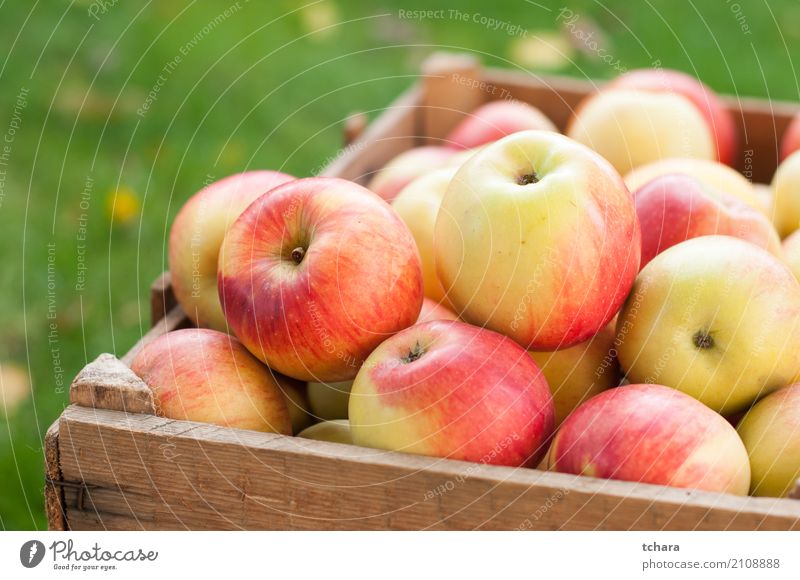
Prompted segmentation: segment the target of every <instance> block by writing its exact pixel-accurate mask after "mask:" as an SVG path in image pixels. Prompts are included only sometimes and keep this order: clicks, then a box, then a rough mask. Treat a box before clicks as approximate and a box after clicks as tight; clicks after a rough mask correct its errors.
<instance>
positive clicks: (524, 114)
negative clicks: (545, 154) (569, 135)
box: [445, 100, 558, 149]
mask: <svg viewBox="0 0 800 580" xmlns="http://www.w3.org/2000/svg"><path fill="white" fill-rule="evenodd" d="M529 130H541V131H558V129H557V128H556V126H555V125H554V124H553V122H552V121H551V120H550V119H548V118H547V116H546V115H545V114H544V113H542V112H541V111H540V110H539V109H537V108H536V107H534V106H532V105H529V104H527V103H523V102H521V101H513V100H504V101H491V102H489V103H486V104H485V105H481V106H480V107H478V108H477V109H475V110H474V111H472V112H471V113H469V114H467V116H466V117H464V119H463V120H462V121H461V122H460V123H459V124H458V125H456V127H455V128H454V129H453V130H452V131H451V132H450V134H449V135H448V136H447V138H446V139H445V143H446V144H447V145H449V146H451V147H459V148H464V149H471V148H473V147H480V146H481V145H485V144H487V143H491V142H493V141H497V140H498V139H501V138H503V137H505V136H506V135H510V134H511V133H517V132H518V131H529Z"/></svg>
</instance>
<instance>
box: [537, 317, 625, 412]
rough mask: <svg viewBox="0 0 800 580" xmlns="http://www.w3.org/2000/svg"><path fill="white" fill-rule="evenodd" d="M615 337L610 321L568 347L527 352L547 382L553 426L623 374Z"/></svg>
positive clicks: (614, 383) (612, 384) (613, 384)
mask: <svg viewBox="0 0 800 580" xmlns="http://www.w3.org/2000/svg"><path fill="white" fill-rule="evenodd" d="M615 339H616V332H615V327H614V324H613V322H612V323H611V324H608V325H606V326H605V327H604V328H603V329H602V330H601V331H600V332H598V333H597V334H596V335H595V336H594V337H593V338H591V339H589V340H587V341H586V342H582V343H580V344H576V345H575V346H572V347H570V348H564V349H559V350H555V351H552V352H530V353H529V354H530V355H531V357H532V358H533V360H534V361H536V364H537V365H539V368H540V369H541V371H542V374H544V377H545V378H546V379H547V384H548V385H550V392H551V393H552V394H553V404H554V405H555V410H556V426H558V425H560V424H561V423H562V422H563V421H564V419H566V418H567V415H569V414H570V413H571V412H572V411H574V410H575V409H576V408H577V407H578V406H579V405H581V403H583V402H584V401H586V400H588V399H589V398H591V397H593V396H594V395H597V394H598V393H602V392H603V391H605V390H608V389H610V388H613V387H616V386H618V385H619V383H620V380H621V379H622V374H621V372H620V368H619V362H618V361H617V352H616V349H615V347H614V340H615Z"/></svg>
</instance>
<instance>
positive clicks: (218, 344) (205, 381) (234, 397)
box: [131, 328, 292, 435]
mask: <svg viewBox="0 0 800 580" xmlns="http://www.w3.org/2000/svg"><path fill="white" fill-rule="evenodd" d="M131 370H132V371H133V372H134V373H135V374H136V375H138V376H139V378H141V379H142V380H143V381H144V382H145V383H146V384H147V385H148V386H149V387H150V389H151V390H152V391H153V398H154V400H155V404H156V409H157V412H158V415H160V416H162V417H168V418H170V419H177V420H181V421H199V422H201V423H213V424H215V425H221V426H223V427H234V428H237V429H252V430H255V431H267V432H272V433H282V434H284V435H291V433H292V424H291V420H290V418H289V410H288V408H287V406H286V400H285V399H284V396H283V393H282V390H283V388H285V387H286V381H285V378H283V377H278V376H276V375H273V373H272V372H271V371H270V369H268V368H267V367H265V366H264V365H262V364H261V363H260V362H259V361H258V360H257V359H256V358H255V357H254V356H253V355H251V354H250V353H249V352H248V351H247V349H245V348H244V346H243V345H242V343H241V342H239V341H238V340H236V339H235V338H234V337H232V336H230V335H228V334H225V333H223V332H218V331H216V330H207V329H199V328H189V329H184V330H175V331H173V332H168V333H167V334H164V335H163V336H160V337H158V338H156V339H155V340H153V341H152V342H150V343H149V344H147V345H145V346H144V348H142V350H141V351H139V353H138V354H137V355H136V356H135V357H134V359H133V361H132V362H131Z"/></svg>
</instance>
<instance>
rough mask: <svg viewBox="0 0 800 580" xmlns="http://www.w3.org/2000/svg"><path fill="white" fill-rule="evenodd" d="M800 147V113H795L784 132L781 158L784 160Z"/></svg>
mask: <svg viewBox="0 0 800 580" xmlns="http://www.w3.org/2000/svg"><path fill="white" fill-rule="evenodd" d="M798 149H800V114H798V115H795V117H794V119H792V122H791V123H789V126H788V127H786V130H785V131H784V133H783V137H782V138H781V158H780V160H781V161H783V160H784V159H786V158H787V157H789V155H791V154H792V153H794V152H795V151H797V150H798Z"/></svg>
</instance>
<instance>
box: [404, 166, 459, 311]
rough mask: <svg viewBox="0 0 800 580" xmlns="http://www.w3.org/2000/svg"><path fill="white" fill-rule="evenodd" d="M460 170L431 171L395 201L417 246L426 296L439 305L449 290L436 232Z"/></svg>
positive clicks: (450, 168)
mask: <svg viewBox="0 0 800 580" xmlns="http://www.w3.org/2000/svg"><path fill="white" fill-rule="evenodd" d="M456 171H457V168H455V167H449V168H444V169H436V170H434V171H430V172H428V173H426V174H424V175H422V176H421V177H418V178H417V179H415V180H414V181H412V182H411V183H409V184H408V185H407V186H406V187H404V188H403V190H402V191H401V192H400V193H399V194H398V195H397V197H396V198H395V199H394V201H392V207H393V208H394V210H395V211H396V212H397V213H398V214H399V215H400V217H401V218H403V221H404V222H405V223H406V225H407V226H408V229H409V230H410V231H411V235H413V236H414V241H416V243H417V249H419V255H420V260H421V263H422V278H423V283H424V286H425V296H427V297H428V298H430V299H432V300H435V301H436V302H441V301H442V300H444V297H445V291H444V288H442V284H441V282H439V278H438V276H437V275H436V260H435V255H434V251H433V230H434V226H435V225H436V216H437V215H438V213H439V206H440V205H441V203H442V198H443V197H444V194H445V192H446V191H447V186H448V185H450V181H451V180H452V179H453V176H454V175H455V173H456Z"/></svg>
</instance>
